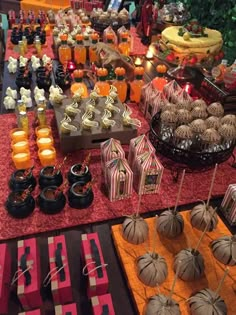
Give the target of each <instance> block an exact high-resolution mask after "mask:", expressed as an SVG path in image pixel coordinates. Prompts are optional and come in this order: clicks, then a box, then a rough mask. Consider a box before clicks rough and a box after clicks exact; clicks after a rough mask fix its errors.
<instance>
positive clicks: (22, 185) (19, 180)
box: [9, 169, 36, 191]
mask: <svg viewBox="0 0 236 315" xmlns="http://www.w3.org/2000/svg"><path fill="white" fill-rule="evenodd" d="M25 173H26V170H24V169H21V170H17V171H15V172H13V173H12V174H11V177H10V180H9V187H10V188H11V190H13V191H17V190H25V189H27V188H29V187H30V188H31V190H34V188H35V186H36V179H35V177H34V176H33V173H32V171H30V172H29V173H28V174H26V175H25Z"/></svg>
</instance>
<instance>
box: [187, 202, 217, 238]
mask: <svg viewBox="0 0 236 315" xmlns="http://www.w3.org/2000/svg"><path fill="white" fill-rule="evenodd" d="M213 212H214V209H213V208H212V207H211V206H207V205H206V203H205V202H203V204H199V205H197V206H195V207H194V208H193V209H192V210H191V212H190V222H191V224H192V226H193V227H195V228H196V229H198V230H200V231H204V230H205V228H206V226H207V225H208V227H207V231H208V232H211V231H213V230H214V229H215V228H216V226H217V223H218V217H217V214H216V213H215V214H214V215H213V216H212V214H213Z"/></svg>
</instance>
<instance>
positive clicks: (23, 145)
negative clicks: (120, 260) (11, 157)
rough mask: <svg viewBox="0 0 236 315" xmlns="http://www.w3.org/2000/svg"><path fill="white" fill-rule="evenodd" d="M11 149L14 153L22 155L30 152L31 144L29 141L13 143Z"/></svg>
mask: <svg viewBox="0 0 236 315" xmlns="http://www.w3.org/2000/svg"><path fill="white" fill-rule="evenodd" d="M11 148H12V150H13V152H14V153H22V152H26V151H29V142H28V141H27V140H21V141H17V142H15V141H12V143H11Z"/></svg>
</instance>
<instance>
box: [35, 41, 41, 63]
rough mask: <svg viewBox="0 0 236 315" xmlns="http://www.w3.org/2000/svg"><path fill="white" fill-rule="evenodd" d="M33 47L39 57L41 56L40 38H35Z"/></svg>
mask: <svg viewBox="0 0 236 315" xmlns="http://www.w3.org/2000/svg"><path fill="white" fill-rule="evenodd" d="M35 48H36V52H37V55H38V57H39V58H41V57H42V44H41V41H40V39H36V40H35Z"/></svg>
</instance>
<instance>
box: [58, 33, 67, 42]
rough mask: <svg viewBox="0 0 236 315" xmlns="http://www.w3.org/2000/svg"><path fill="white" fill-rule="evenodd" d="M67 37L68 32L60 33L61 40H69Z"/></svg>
mask: <svg viewBox="0 0 236 315" xmlns="http://www.w3.org/2000/svg"><path fill="white" fill-rule="evenodd" d="M67 39H68V35H67V34H61V35H60V40H61V41H67Z"/></svg>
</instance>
